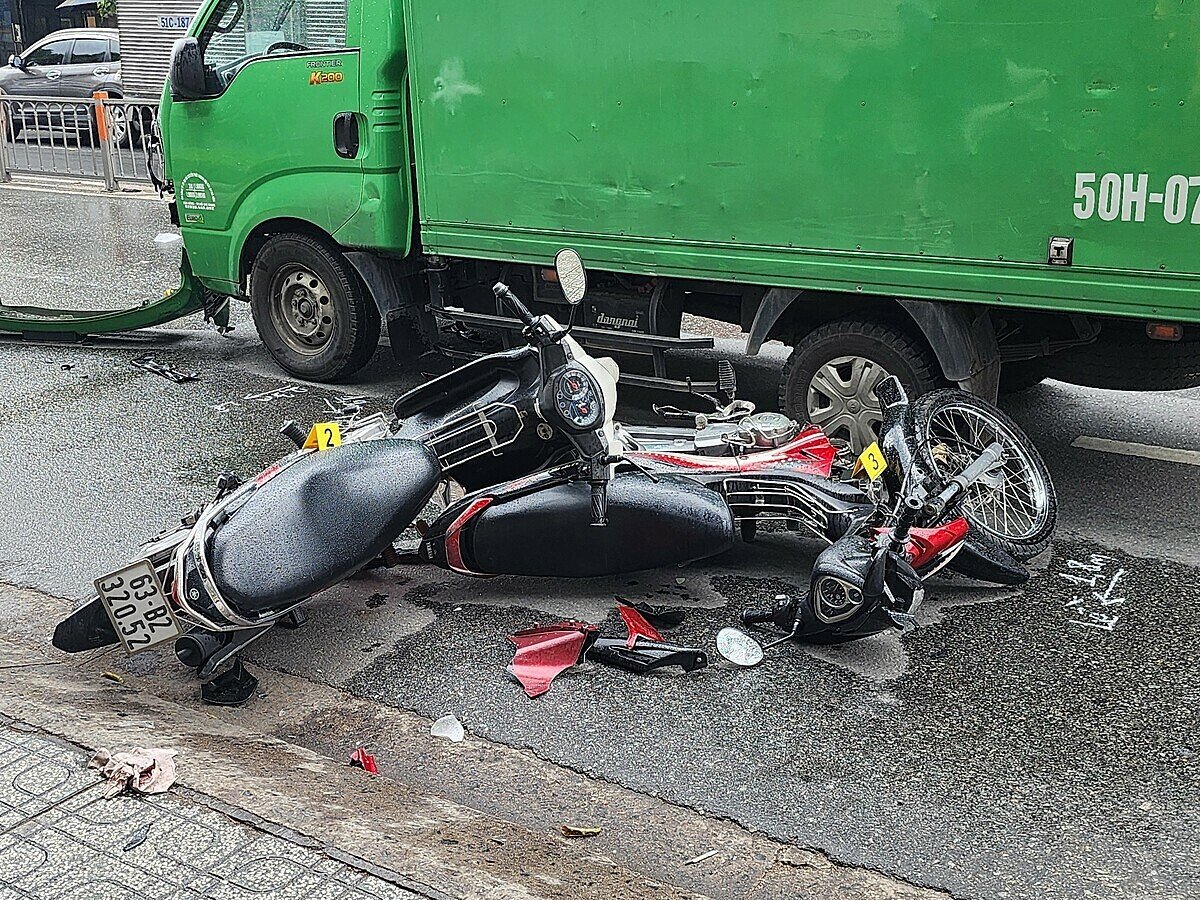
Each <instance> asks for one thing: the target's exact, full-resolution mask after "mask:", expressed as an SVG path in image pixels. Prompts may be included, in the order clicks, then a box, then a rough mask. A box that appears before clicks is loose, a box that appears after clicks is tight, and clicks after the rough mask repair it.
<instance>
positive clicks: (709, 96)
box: [405, 0, 1200, 321]
mask: <svg viewBox="0 0 1200 900" xmlns="http://www.w3.org/2000/svg"><path fill="white" fill-rule="evenodd" d="M405 16H406V23H405V27H406V33H407V40H408V54H409V64H410V85H411V93H412V108H413V122H414V126H413V127H414V143H415V148H416V154H417V166H416V171H417V179H418V195H419V197H420V203H419V212H420V233H421V238H422V241H423V243H424V246H425V248H426V249H427V250H428V251H431V252H440V253H444V254H449V255H459V256H470V257H485V258H486V257H490V258H508V259H525V260H529V261H538V260H545V259H548V258H549V257H551V256H553V252H554V250H555V249H556V248H558V247H559V246H562V245H564V244H570V245H572V246H575V247H577V248H578V249H579V250H580V252H581V253H582V254H583V255H584V257H585V258H586V259H587V260H588V262H589V264H590V265H593V266H596V267H601V268H610V269H616V270H624V271H638V272H645V273H665V274H674V275H684V276H688V277H697V278H713V279H722V280H726V281H745V282H753V283H758V284H770V285H784V286H796V287H809V288H828V289H832V290H839V291H851V292H865V293H869V294H886V295H892V296H904V297H914V298H930V299H961V300H972V301H980V302H987V303H990V304H993V305H995V304H1002V305H1007V304H1015V305H1019V306H1025V307H1032V308H1042V309H1058V310H1079V311H1087V312H1091V313H1100V314H1105V313H1110V314H1126V315H1141V316H1163V317H1171V318H1175V319H1180V320H1189V321H1200V294H1198V293H1197V286H1198V284H1200V282H1197V280H1196V275H1197V272H1200V255H1198V254H1197V253H1196V251H1195V241H1196V235H1197V233H1200V164H1198V163H1197V155H1196V150H1195V148H1196V146H1197V137H1198V136H1200V135H1198V130H1197V127H1196V125H1195V109H1194V108H1195V106H1196V104H1198V103H1200V95H1198V93H1197V86H1198V85H1200V13H1198V11H1197V8H1196V4H1194V3H1190V2H1189V3H1182V4H1179V3H1173V4H1166V5H1164V4H1161V3H1156V2H1147V0H1097V2H1094V3H1091V4H1088V5H1087V6H1086V7H1055V6H1053V5H1050V6H1048V5H1046V4H1045V3H1034V2H1030V0H1012V2H1007V3H983V2H963V0H926V2H920V3H917V2H898V3H897V2H890V3H882V2H876V0H838V2H833V0H815V2H810V3H802V4H801V3H795V2H791V0H760V2H758V3H755V4H752V5H749V6H741V7H739V6H736V5H730V4H728V3H725V2H715V0H689V2H686V3H683V2H663V3H646V2H630V0H605V2H598V0H566V2H561V3H552V4H544V3H536V4H531V3H526V2H515V0H496V2H490V3H487V4H480V3H455V4H446V3H441V2H434V0H406V3H405Z"/></svg>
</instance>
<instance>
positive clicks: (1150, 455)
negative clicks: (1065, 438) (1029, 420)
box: [1071, 434, 1200, 466]
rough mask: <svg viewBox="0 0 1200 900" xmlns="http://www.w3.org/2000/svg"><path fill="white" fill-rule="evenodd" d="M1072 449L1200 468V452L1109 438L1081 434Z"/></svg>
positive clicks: (1074, 441) (1072, 443) (1073, 443)
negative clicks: (1076, 448)
mask: <svg viewBox="0 0 1200 900" xmlns="http://www.w3.org/2000/svg"><path fill="white" fill-rule="evenodd" d="M1071 446H1072V447H1079V448H1080V449H1082V450H1097V451H1099V452H1100V453H1118V454H1120V455H1121V456H1140V457H1142V458H1143V459H1160V460H1163V461H1164V462H1177V463H1185V464H1187V465H1189V466H1200V450H1180V449H1179V448H1178V447H1157V446H1155V445H1154V444H1137V443H1134V442H1132V441H1110V440H1108V439H1107V438H1098V437H1092V436H1091V435H1087V434H1081V435H1080V436H1079V437H1077V438H1075V440H1073V441H1071Z"/></svg>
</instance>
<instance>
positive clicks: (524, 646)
mask: <svg viewBox="0 0 1200 900" xmlns="http://www.w3.org/2000/svg"><path fill="white" fill-rule="evenodd" d="M595 633H596V626H595V625H589V624H587V623H586V622H559V623H558V624H557V625H535V626H534V627H533V628H525V629H522V630H521V631H518V632H516V633H515V634H510V635H509V636H508V640H509V641H510V642H511V643H512V644H513V645H514V646H515V647H516V648H517V652H516V654H515V655H514V656H513V661H512V662H511V663H510V664H509V666H508V672H509V674H510V675H512V676H513V677H514V678H516V679H517V681H519V682H521V686H522V687H523V688H525V693H526V694H528V695H529V696H530V697H538V696H541V695H542V694H544V693H546V691H548V690H550V684H551V682H553V681H554V679H555V678H556V677H558V675H559V674H560V673H561V672H564V671H566V670H567V669H569V668H571V666H573V665H575V663H577V662H579V658H580V657H581V656H582V655H583V651H584V648H585V646H586V644H587V642H588V639H589V638H591V636H592V635H594V634H595Z"/></svg>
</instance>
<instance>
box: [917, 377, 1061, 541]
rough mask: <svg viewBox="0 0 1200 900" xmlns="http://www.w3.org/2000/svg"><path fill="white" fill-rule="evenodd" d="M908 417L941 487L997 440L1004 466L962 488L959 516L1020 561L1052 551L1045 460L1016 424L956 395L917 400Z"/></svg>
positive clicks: (948, 392) (1054, 504)
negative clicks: (1002, 451) (1002, 455)
mask: <svg viewBox="0 0 1200 900" xmlns="http://www.w3.org/2000/svg"><path fill="white" fill-rule="evenodd" d="M912 416H913V426H914V431H915V433H916V438H917V452H918V454H919V455H920V458H921V462H922V464H923V466H924V467H925V468H926V469H928V470H929V471H931V472H934V473H936V474H937V475H938V477H939V479H940V480H942V481H943V482H948V481H949V479H951V478H953V477H954V476H955V475H957V474H958V473H959V472H961V471H962V470H963V468H965V467H966V466H967V465H968V464H969V463H970V462H971V461H972V460H974V459H975V458H977V457H978V456H979V454H980V453H982V452H983V450H984V449H985V448H986V447H988V446H989V445H990V444H992V443H993V442H995V441H999V442H1000V444H1002V445H1003V447H1004V459H1003V461H1002V462H1001V463H1000V464H999V465H998V466H997V467H996V468H994V469H993V470H991V471H990V472H988V473H986V474H985V475H984V476H983V477H982V478H980V479H979V480H978V481H976V482H975V483H974V484H972V485H971V486H970V487H968V488H967V491H966V495H965V497H964V498H963V500H962V504H961V507H960V511H961V514H962V515H963V516H965V517H966V519H967V521H968V522H970V523H971V525H972V527H974V528H978V529H980V530H982V531H985V532H987V534H988V535H989V536H990V537H991V538H992V539H993V540H994V541H995V542H996V543H997V544H999V545H1000V546H1001V547H1002V548H1003V549H1004V550H1005V551H1007V552H1008V553H1010V554H1011V555H1012V556H1014V557H1015V558H1017V559H1019V560H1021V561H1025V560H1028V559H1031V558H1033V557H1034V556H1037V555H1038V554H1039V553H1041V552H1042V551H1043V550H1045V549H1046V548H1047V547H1048V546H1050V539H1051V537H1052V536H1053V534H1054V526H1055V523H1056V521H1057V519H1058V497H1057V495H1056V494H1055V492H1054V483H1053V482H1052V481H1051V480H1050V472H1049V471H1048V470H1047V468H1046V463H1045V462H1044V461H1043V460H1042V455H1041V454H1040V453H1039V452H1038V450H1037V448H1036V447H1035V446H1034V445H1033V442H1032V441H1030V440H1029V438H1028V436H1026V434H1025V432H1024V431H1022V430H1021V427H1020V426H1019V425H1017V423H1016V422H1014V421H1013V420H1012V419H1011V418H1009V417H1008V416H1007V415H1006V414H1005V413H1004V412H1002V411H1001V410H999V409H997V408H996V407H995V406H994V405H992V404H991V403H988V402H987V401H986V400H982V399H980V398H979V397H976V396H974V395H973V394H968V393H966V392H965V391H959V390H954V389H944V390H937V391H933V392H931V393H928V394H925V395H924V396H921V397H918V398H917V399H916V400H915V401H914V402H913V405H912Z"/></svg>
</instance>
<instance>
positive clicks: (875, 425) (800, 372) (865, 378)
mask: <svg viewBox="0 0 1200 900" xmlns="http://www.w3.org/2000/svg"><path fill="white" fill-rule="evenodd" d="M889 375H895V376H896V377H897V378H899V379H900V381H901V382H902V383H903V384H904V386H905V387H906V388H907V389H908V390H909V391H910V393H912V394H913V395H914V396H916V395H919V394H922V393H924V392H925V391H928V390H931V389H932V388H934V387H937V386H938V385H939V384H940V372H939V369H938V365H937V361H936V360H935V359H934V358H933V353H932V352H931V351H930V350H929V348H928V347H926V346H925V345H924V343H923V342H921V341H920V340H919V339H918V338H915V337H913V336H910V335H908V334H906V333H904V332H903V331H900V330H899V329H897V328H893V327H892V326H890V325H886V324H883V323H880V322H873V321H870V320H864V319H839V320H837V321H834V322H826V323H825V324H824V325H821V326H820V327H819V328H816V329H814V330H813V331H810V332H809V333H808V334H806V335H805V336H804V337H802V338H801V339H800V340H799V341H797V342H796V344H795V346H794V347H793V349H792V355H791V356H790V357H789V358H788V361H787V366H786V367H785V368H784V370H783V379H782V382H781V384H780V387H779V408H780V409H781V410H782V411H783V412H784V413H786V414H787V415H789V416H791V417H792V418H793V419H795V420H796V421H798V422H812V423H813V424H814V425H817V426H820V427H821V428H822V429H823V430H824V431H825V433H826V434H828V435H829V436H830V437H831V438H835V439H838V440H842V441H846V442H847V443H849V445H850V447H851V448H852V449H853V450H854V452H855V453H858V452H860V451H862V449H863V448H865V447H866V446H868V445H869V444H870V443H871V442H872V441H874V440H875V439H876V438H877V437H878V436H879V428H880V425H881V424H882V423H883V412H882V409H881V407H880V404H879V400H878V398H877V397H876V396H875V393H874V388H875V385H877V384H878V383H879V382H880V381H881V380H883V379H884V378H886V377H887V376H889Z"/></svg>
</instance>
